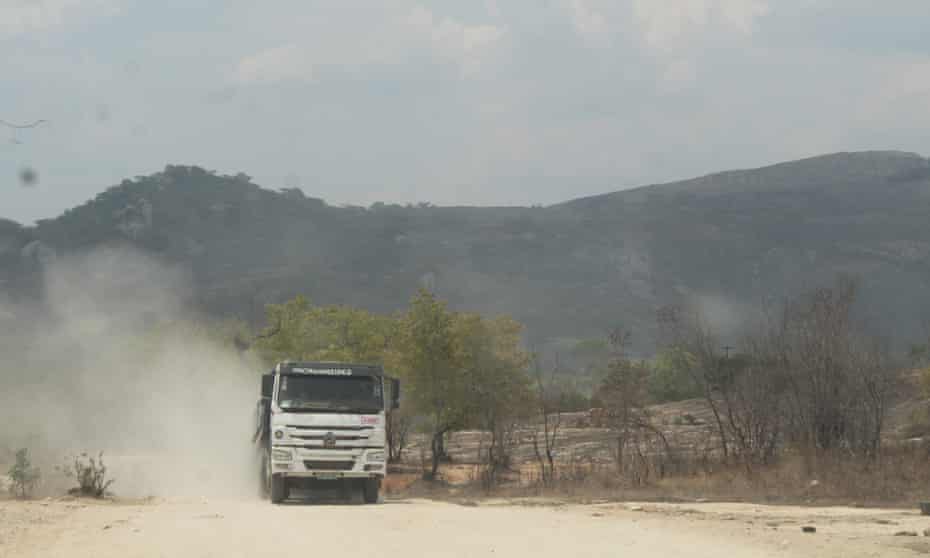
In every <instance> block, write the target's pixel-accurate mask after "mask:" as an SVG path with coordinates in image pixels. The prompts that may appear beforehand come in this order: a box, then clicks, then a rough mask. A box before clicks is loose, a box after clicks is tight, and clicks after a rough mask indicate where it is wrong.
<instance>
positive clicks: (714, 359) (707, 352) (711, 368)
mask: <svg viewBox="0 0 930 558" xmlns="http://www.w3.org/2000/svg"><path fill="white" fill-rule="evenodd" d="M657 319H658V322H659V331H660V332H661V334H662V336H663V337H664V339H663V341H664V342H665V343H667V344H668V345H669V346H670V347H671V348H674V349H678V350H679V351H680V352H681V354H682V355H683V356H684V359H685V362H684V363H683V365H684V366H685V367H686V369H687V371H688V374H689V375H690V376H691V378H692V379H693V381H694V383H695V385H697V386H698V387H699V388H700V390H701V395H702V397H703V399H704V401H705V403H706V404H707V406H708V408H710V410H711V412H712V413H713V415H714V423H715V425H716V427H717V434H718V436H719V437H720V450H721V452H722V453H723V458H724V460H726V459H727V458H728V457H729V455H730V447H729V443H728V441H727V432H726V430H727V428H726V422H725V418H724V412H723V410H722V409H721V405H720V392H721V390H725V389H727V388H728V387H729V386H728V383H727V382H726V381H725V380H726V379H727V370H725V364H724V358H725V357H724V356H723V355H721V354H720V342H719V340H718V339H717V337H716V335H714V332H713V331H712V330H711V328H710V326H709V324H708V323H707V321H706V320H705V319H704V316H703V315H702V314H701V312H700V310H699V309H698V308H697V307H691V308H683V307H681V306H666V307H663V308H660V309H659V311H658V312H657Z"/></svg>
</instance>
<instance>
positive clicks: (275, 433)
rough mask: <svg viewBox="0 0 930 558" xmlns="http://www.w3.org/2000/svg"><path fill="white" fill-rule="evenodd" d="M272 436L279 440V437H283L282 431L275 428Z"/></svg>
mask: <svg viewBox="0 0 930 558" xmlns="http://www.w3.org/2000/svg"><path fill="white" fill-rule="evenodd" d="M274 437H275V439H276V440H280V439H281V438H283V437H284V431H283V430H275V431H274Z"/></svg>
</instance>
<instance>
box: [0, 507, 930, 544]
mask: <svg viewBox="0 0 930 558" xmlns="http://www.w3.org/2000/svg"><path fill="white" fill-rule="evenodd" d="M529 504H533V505H529ZM807 524H813V525H816V526H817V529H818V532H817V533H816V534H803V533H802V532H801V529H800V527H801V526H802V525H807ZM925 526H930V521H927V520H926V518H921V517H920V516H919V515H916V514H914V513H910V512H901V511H875V510H868V511H866V510H859V509H836V508H833V509H808V508H768V507H760V506H734V505H717V504H694V505H687V506H684V505H650V504H642V505H633V504H601V505H584V506H582V505H552V504H540V503H539V502H524V503H522V504H521V503H516V504H515V503H513V502H497V503H495V502H490V503H483V504H481V505H480V506H478V505H476V506H463V505H458V504H447V503H436V502H428V501H421V500H406V501H389V502H388V503H385V504H382V505H376V506H350V505H283V506H272V505H270V504H268V503H266V502H262V501H248V500H197V499H187V500H165V501H150V502H144V503H97V502H91V501H40V502H27V503H23V502H13V501H3V502H0V557H3V558H32V557H64V556H67V557H71V558H81V557H94V558H109V557H114V558H115V557H119V558H134V557H156V556H165V557H172V558H175V557H223V558H233V557H239V556H243V557H246V556H247V557H249V558H255V557H257V556H310V555H316V556H350V557H351V556H359V557H362V556H364V557H369V556H383V557H385V558H392V557H398V558H400V557H404V558H409V557H413V556H430V557H444V556H448V557H451V556H455V557H459V556H528V557H533V558H545V557H549V556H552V557H559V558H566V557H574V556H612V557H616V556H623V557H626V558H660V557H661V558H665V557H668V556H689V557H694V558H699V557H714V558H737V557H739V558H751V557H768V556H778V557H795V556H817V557H824V558H828V557H840V556H842V557H860V556H882V557H896V556H915V555H916V554H915V551H916V552H917V553H925V552H930V545H928V544H927V543H925V542H924V541H930V538H925V537H923V536H921V537H919V538H915V537H895V536H893V535H894V533H895V532H897V531H902V530H917V531H921V532H922V530H923V528H924V527H925Z"/></svg>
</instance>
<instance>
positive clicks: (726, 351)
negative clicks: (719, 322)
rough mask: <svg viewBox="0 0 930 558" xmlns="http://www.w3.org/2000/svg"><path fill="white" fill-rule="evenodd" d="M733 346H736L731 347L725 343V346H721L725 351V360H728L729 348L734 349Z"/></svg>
mask: <svg viewBox="0 0 930 558" xmlns="http://www.w3.org/2000/svg"><path fill="white" fill-rule="evenodd" d="M735 348H736V347H731V346H729V345H725V346H724V347H723V350H724V351H725V352H724V354H725V355H726V359H727V360H730V350H731V349H735Z"/></svg>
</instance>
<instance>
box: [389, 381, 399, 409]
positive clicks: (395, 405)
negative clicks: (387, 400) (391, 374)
mask: <svg viewBox="0 0 930 558" xmlns="http://www.w3.org/2000/svg"><path fill="white" fill-rule="evenodd" d="M391 408H392V409H399V408H400V380H398V379H396V378H391Z"/></svg>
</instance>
